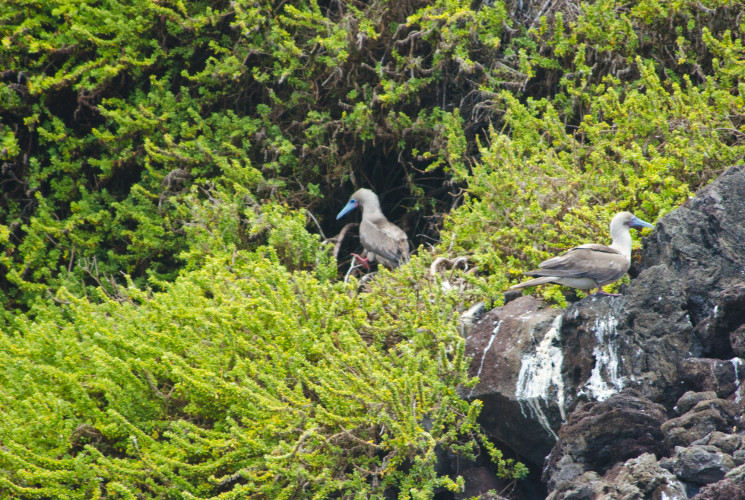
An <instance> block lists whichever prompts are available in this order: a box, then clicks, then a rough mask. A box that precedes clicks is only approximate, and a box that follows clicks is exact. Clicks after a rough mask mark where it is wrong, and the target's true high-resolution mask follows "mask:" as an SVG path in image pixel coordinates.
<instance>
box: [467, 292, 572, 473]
mask: <svg viewBox="0 0 745 500" xmlns="http://www.w3.org/2000/svg"><path fill="white" fill-rule="evenodd" d="M560 313H561V311H559V310H557V309H551V308H548V307H546V305H545V304H544V303H543V302H541V301H539V300H536V299H535V298H533V297H530V296H525V297H521V298H519V299H516V300H513V301H511V302H509V303H508V304H506V305H504V306H502V307H499V308H497V309H494V310H492V311H490V312H488V313H487V314H486V315H485V316H484V317H483V318H481V321H479V322H478V323H477V324H476V326H475V327H474V329H473V330H472V331H471V334H470V335H469V336H468V339H467V340H466V355H468V356H471V357H472V358H473V359H472V361H471V366H470V370H469V374H470V375H471V376H478V377H479V383H478V385H476V386H475V387H474V388H473V389H472V390H471V391H470V392H469V393H468V394H467V396H468V398H478V399H480V400H482V401H483V403H484V410H483V411H482V412H481V423H482V425H483V426H484V427H485V429H486V430H487V431H488V432H490V434H492V435H493V436H494V437H495V438H497V439H498V440H500V441H502V442H504V443H506V444H507V445H509V446H510V447H512V448H513V449H515V450H519V453H520V454H521V455H522V456H524V457H525V459H527V460H528V461H530V462H532V463H534V464H541V463H542V462H543V458H544V457H545V456H546V454H547V453H548V452H549V451H550V450H551V447H552V446H553V444H554V442H555V441H556V435H555V433H554V429H558V428H559V425H561V422H562V420H563V418H564V415H562V412H563V406H561V405H559V404H557V401H559V400H560V398H561V397H563V387H561V386H560V385H558V384H560V383H561V380H560V375H559V370H560V366H554V365H553V363H554V361H553V359H556V358H557V356H560V351H559V347H558V340H555V339H553V338H552V337H551V336H550V335H546V334H545V332H546V331H550V330H551V325H552V324H553V323H554V322H555V320H556V318H557V317H559V315H560ZM554 331H555V330H554ZM552 358H553V359H552ZM528 375H531V376H536V377H538V378H541V379H542V381H541V383H540V385H538V384H537V385H535V386H534V387H533V389H534V390H533V392H528V391H521V390H520V386H521V385H524V380H525V379H526V377H527V376H528ZM531 380H532V379H531ZM557 391H559V392H558V393H557Z"/></svg>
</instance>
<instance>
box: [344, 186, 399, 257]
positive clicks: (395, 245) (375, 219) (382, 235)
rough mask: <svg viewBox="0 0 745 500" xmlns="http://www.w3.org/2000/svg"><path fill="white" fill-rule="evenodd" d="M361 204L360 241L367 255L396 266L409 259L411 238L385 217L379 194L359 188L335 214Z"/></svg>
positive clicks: (345, 211)
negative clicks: (381, 208)
mask: <svg viewBox="0 0 745 500" xmlns="http://www.w3.org/2000/svg"><path fill="white" fill-rule="evenodd" d="M358 206H360V207H362V222H361V223H360V242H361V243H362V246H363V247H364V248H365V250H367V259H362V260H363V262H364V261H365V260H369V261H371V262H375V261H377V262H379V263H381V264H383V265H384V266H386V267H388V268H391V269H393V268H395V267H398V266H400V265H401V264H403V263H405V262H408V260H409V239H408V238H407V237H406V233H404V232H403V231H402V230H401V228H400V227H398V226H397V225H395V224H393V223H392V222H390V221H389V220H388V219H386V217H385V215H383V212H382V211H381V210H380V201H379V200H378V196H377V195H376V194H375V193H373V192H372V191H370V190H369V189H364V188H363V189H358V190H357V191H355V192H354V194H353V195H352V196H351V198H349V202H348V203H347V204H346V206H345V207H344V208H343V209H342V211H341V212H339V215H337V216H336V218H337V220H338V219H340V218H342V217H343V216H344V215H345V214H346V213H347V212H349V211H350V210H353V209H354V208H356V207H358Z"/></svg>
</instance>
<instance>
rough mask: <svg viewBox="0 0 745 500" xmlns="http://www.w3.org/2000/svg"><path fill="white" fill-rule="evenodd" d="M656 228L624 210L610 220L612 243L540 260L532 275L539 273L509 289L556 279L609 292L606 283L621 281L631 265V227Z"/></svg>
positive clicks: (560, 282)
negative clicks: (604, 288) (606, 289)
mask: <svg viewBox="0 0 745 500" xmlns="http://www.w3.org/2000/svg"><path fill="white" fill-rule="evenodd" d="M632 227H634V228H642V227H649V228H654V226H653V225H652V224H650V223H649V222H644V221H643V220H641V219H639V218H638V217H636V216H635V215H634V214H632V213H630V212H621V213H618V214H616V216H615V217H613V220H612V221H611V222H610V236H611V238H612V239H613V242H612V243H611V244H610V246H605V245H597V244H592V243H591V244H587V245H580V246H578V247H574V248H572V249H571V250H569V251H567V252H566V253H564V254H562V255H559V256H558V257H553V258H551V259H548V260H544V261H543V262H541V263H540V264H539V265H538V267H539V268H540V269H535V270H533V271H528V272H527V273H525V274H527V275H529V276H540V277H539V278H535V279H532V280H528V281H526V282H524V283H519V284H517V285H513V286H511V287H510V289H515V288H525V287H527V286H536V285H542V284H544V283H557V284H559V285H564V286H570V287H572V288H579V289H580V290H592V289H593V288H597V289H598V290H597V292H596V293H601V294H604V295H614V294H609V293H608V292H606V291H605V290H603V286H605V285H608V284H610V283H613V282H615V281H618V280H619V279H621V278H622V277H623V275H624V274H626V271H628V270H629V266H630V265H631V233H630V232H629V229H630V228H632Z"/></svg>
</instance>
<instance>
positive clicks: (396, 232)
mask: <svg viewBox="0 0 745 500" xmlns="http://www.w3.org/2000/svg"><path fill="white" fill-rule="evenodd" d="M360 241H361V242H362V246H364V247H365V248H366V249H367V250H368V251H369V252H373V253H374V254H377V255H380V256H381V257H383V258H384V259H387V260H390V261H392V262H396V263H401V262H406V261H407V260H409V240H408V238H407V237H406V233H404V232H403V230H401V228H399V227H398V226H396V225H395V224H393V223H391V222H390V221H388V220H385V219H379V220H376V221H369V220H365V219H363V220H362V223H361V224H360Z"/></svg>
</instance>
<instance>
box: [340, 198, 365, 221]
mask: <svg viewBox="0 0 745 500" xmlns="http://www.w3.org/2000/svg"><path fill="white" fill-rule="evenodd" d="M357 205H359V203H357V201H355V200H349V202H348V203H347V204H346V206H345V207H344V208H342V209H341V212H339V215H337V216H336V220H339V219H341V218H342V217H344V216H345V215H346V214H347V213H348V212H351V211H352V210H354V209H355V208H357Z"/></svg>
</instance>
